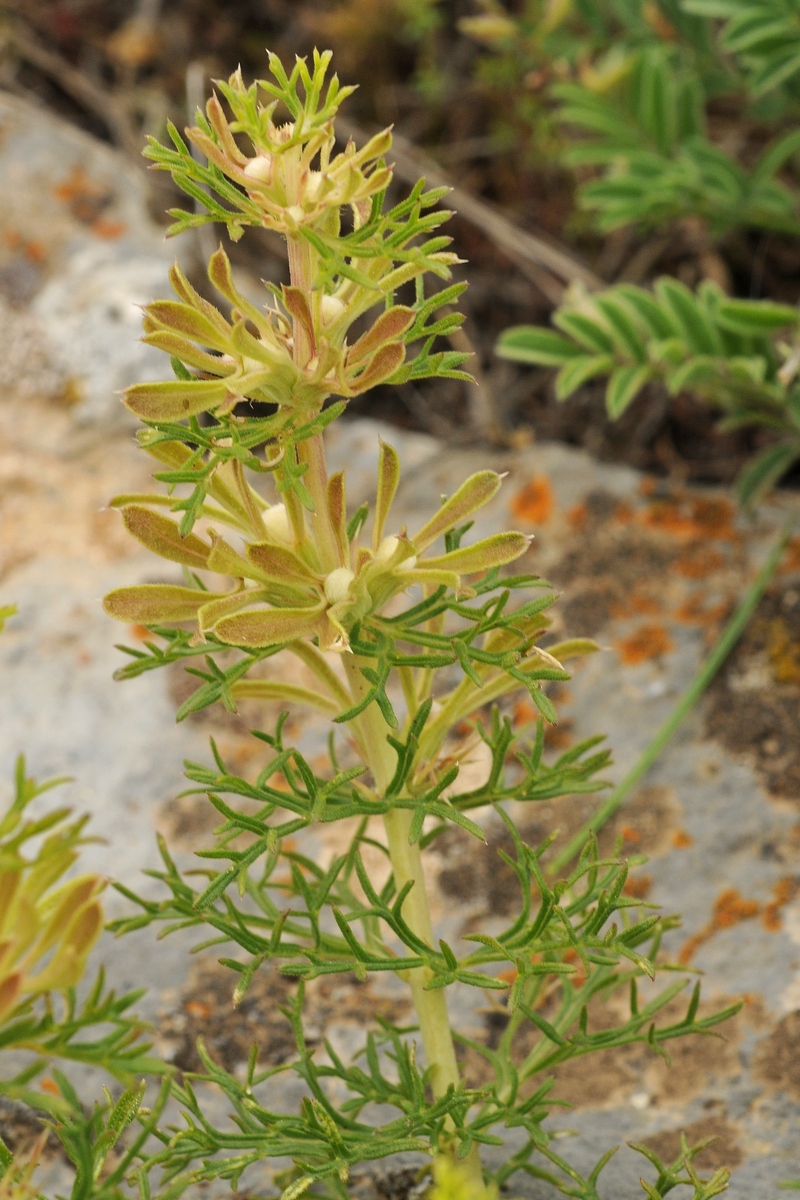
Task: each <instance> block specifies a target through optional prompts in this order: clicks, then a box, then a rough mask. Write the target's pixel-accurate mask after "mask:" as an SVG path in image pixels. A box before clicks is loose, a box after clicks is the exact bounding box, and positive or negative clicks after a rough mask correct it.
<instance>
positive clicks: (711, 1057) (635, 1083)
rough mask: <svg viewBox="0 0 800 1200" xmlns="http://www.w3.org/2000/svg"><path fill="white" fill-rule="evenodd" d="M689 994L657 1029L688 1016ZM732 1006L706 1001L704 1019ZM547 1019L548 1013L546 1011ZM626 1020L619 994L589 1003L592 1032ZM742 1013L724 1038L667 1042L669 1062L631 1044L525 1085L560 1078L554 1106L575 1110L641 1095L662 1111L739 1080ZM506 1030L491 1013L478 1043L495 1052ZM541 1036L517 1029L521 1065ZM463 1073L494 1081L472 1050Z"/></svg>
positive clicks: (474, 1080) (465, 1052) (465, 1051)
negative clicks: (559, 1103)
mask: <svg viewBox="0 0 800 1200" xmlns="http://www.w3.org/2000/svg"><path fill="white" fill-rule="evenodd" d="M688 1000H689V995H688V992H687V993H686V995H683V996H679V997H678V998H676V999H675V1000H673V1001H672V1002H671V1003H670V1004H668V1005H666V1006H665V1007H664V1009H662V1011H661V1013H660V1014H659V1016H658V1018H657V1024H658V1025H659V1026H665V1025H670V1024H673V1023H675V1022H677V1021H680V1020H681V1019H682V1018H683V1016H684V1015H685V1012H686V1006H687V1004H688ZM728 1003H730V1001H728V1000H726V999H725V998H723V997H719V998H717V1000H716V1001H715V1002H714V1003H704V1004H702V1005H701V1007H700V1013H699V1015H700V1016H701V1017H702V1016H707V1015H710V1014H711V1013H713V1012H718V1011H720V1009H722V1008H725V1007H726V1006H727V1004H728ZM542 1015H543V1016H545V1018H546V1017H547V1016H549V1015H550V1013H549V1012H548V1006H547V1005H545V1007H544V1009H543V1010H542ZM627 1017H628V1009H627V1001H626V998H625V997H623V996H622V995H621V994H620V993H617V994H616V995H612V996H611V997H610V998H607V999H606V1000H604V1001H601V1000H598V999H595V1000H594V1001H592V1002H591V1003H590V1005H589V1022H588V1027H589V1031H590V1032H598V1031H600V1030H604V1029H611V1028H613V1027H614V1026H616V1025H619V1024H621V1023H623V1022H624V1021H625V1020H626V1019H627ZM749 1017H750V1014H749V1013H748V1014H747V1016H745V1015H743V1014H742V1013H740V1014H739V1015H737V1016H736V1017H734V1018H732V1019H731V1020H728V1021H727V1022H726V1023H725V1025H724V1027H722V1032H721V1033H719V1034H718V1035H717V1036H713V1037H708V1036H705V1035H701V1034H693V1035H691V1036H689V1037H682V1038H676V1039H674V1040H672V1041H670V1042H667V1043H664V1044H663V1048H664V1049H665V1050H666V1052H667V1054H668V1057H669V1062H667V1061H665V1059H664V1058H662V1057H661V1056H660V1055H659V1054H657V1053H655V1051H653V1050H651V1049H650V1047H649V1046H646V1045H644V1044H643V1043H641V1042H638V1043H634V1044H633V1045H628V1046H619V1047H613V1048H610V1049H607V1050H600V1051H595V1052H593V1053H592V1054H589V1055H586V1056H585V1057H578V1058H573V1059H570V1060H569V1061H567V1062H564V1063H561V1064H560V1065H558V1066H556V1067H554V1068H552V1069H550V1070H548V1071H546V1072H543V1073H542V1075H537V1076H536V1077H534V1079H533V1080H532V1081H531V1082H530V1083H529V1084H528V1085H527V1087H528V1088H529V1089H533V1088H535V1087H540V1086H541V1085H542V1083H543V1082H544V1080H545V1079H549V1078H552V1079H553V1080H554V1083H553V1088H552V1091H551V1093H550V1095H551V1097H552V1098H553V1099H554V1100H560V1101H563V1102H564V1103H565V1104H567V1105H569V1106H570V1107H571V1108H575V1109H596V1108H615V1107H617V1106H618V1105H619V1104H621V1103H623V1102H626V1101H628V1102H629V1101H630V1100H631V1097H633V1096H637V1095H638V1096H640V1097H642V1099H643V1102H644V1104H645V1105H647V1106H649V1105H653V1106H655V1107H664V1106H671V1105H679V1104H685V1103H687V1102H688V1101H690V1100H692V1099H694V1098H696V1097H697V1096H700V1095H702V1094H703V1092H705V1091H706V1090H707V1089H708V1086H709V1083H710V1082H711V1081H713V1080H718V1081H722V1080H729V1079H731V1078H735V1077H736V1076H739V1075H740V1074H741V1072H742V1065H741V1062H740V1059H739V1053H738V1047H739V1044H740V1041H741V1038H742V1034H743V1029H744V1023H745V1020H746V1019H749ZM504 1027H505V1016H504V1014H503V1013H502V1011H501V1010H500V1009H495V1010H493V1011H491V1012H490V1013H487V1014H486V1017H485V1022H484V1030H483V1032H482V1035H481V1036H480V1037H475V1038H474V1039H473V1040H475V1041H480V1042H482V1043H483V1044H485V1045H486V1046H488V1047H489V1048H490V1049H491V1048H493V1047H494V1046H496V1045H497V1043H498V1041H499V1038H500V1036H501V1034H502V1031H503V1029H504ZM540 1037H541V1034H540V1033H539V1031H538V1030H536V1029H534V1028H533V1026H532V1025H528V1024H525V1025H523V1026H521V1028H520V1029H519V1031H518V1033H517V1036H516V1042H515V1046H514V1060H515V1061H516V1062H517V1063H519V1062H521V1061H522V1060H523V1059H524V1058H525V1056H526V1054H528V1053H529V1052H530V1050H531V1049H532V1048H533V1047H534V1046H535V1045H536V1044H537V1043H538V1041H539V1040H540ZM458 1054H459V1057H460V1059H461V1062H462V1071H463V1074H464V1077H465V1079H466V1080H467V1081H468V1084H469V1086H472V1087H480V1086H482V1085H483V1084H485V1083H486V1082H488V1080H489V1078H490V1071H489V1068H487V1064H486V1062H485V1060H484V1058H483V1057H482V1056H481V1055H480V1054H479V1053H478V1052H477V1051H476V1050H474V1049H473V1048H472V1047H466V1048H465V1047H460V1048H459V1051H458Z"/></svg>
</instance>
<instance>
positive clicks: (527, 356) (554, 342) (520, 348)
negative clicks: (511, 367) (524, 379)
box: [495, 325, 581, 367]
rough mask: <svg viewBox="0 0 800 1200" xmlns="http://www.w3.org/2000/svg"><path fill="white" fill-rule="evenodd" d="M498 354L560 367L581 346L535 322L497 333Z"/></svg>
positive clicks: (545, 365)
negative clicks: (534, 323)
mask: <svg viewBox="0 0 800 1200" xmlns="http://www.w3.org/2000/svg"><path fill="white" fill-rule="evenodd" d="M495 353H496V354H497V355H499V357H500V358H510V359H513V360H514V362H524V363H535V364H538V365H539V366H543V367H559V366H561V364H562V363H563V362H565V361H567V360H569V359H572V358H575V356H576V355H580V353H581V352H580V349H579V347H577V346H576V345H575V343H574V342H571V341H569V339H568V338H565V337H562V336H561V335H560V334H558V333H553V331H552V330H551V329H541V328H540V327H539V326H538V325H514V326H512V327H511V328H510V329H506V330H505V332H504V333H502V334H501V335H500V338H499V339H498V341H497V344H496V346H495Z"/></svg>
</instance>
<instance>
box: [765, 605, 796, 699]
mask: <svg viewBox="0 0 800 1200" xmlns="http://www.w3.org/2000/svg"><path fill="white" fill-rule="evenodd" d="M767 657H768V658H769V665H770V667H771V668H772V678H773V679H774V680H775V682H776V683H800V642H795V641H792V639H791V637H790V636H789V630H788V628H787V625H786V622H785V621H784V620H783V618H782V617H776V618H775V619H774V620H772V621H770V622H769V624H768V626H767Z"/></svg>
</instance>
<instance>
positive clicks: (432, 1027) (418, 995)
mask: <svg viewBox="0 0 800 1200" xmlns="http://www.w3.org/2000/svg"><path fill="white" fill-rule="evenodd" d="M344 662H345V668H346V670H347V675H348V678H349V680H350V687H351V690H352V693H353V698H354V699H359V698H361V697H362V696H363V695H364V692H365V690H366V688H367V687H368V684H367V682H366V680H365V679H364V677H363V675H362V674H361V670H360V666H361V662H360V660H359V659H358V658H357V657H356V656H355V655H354V654H346V655H345V656H344ZM357 720H358V722H359V725H360V735H361V736H360V741H361V744H362V746H363V747H364V752H365V756H366V758H367V763H368V766H369V768H370V770H371V772H372V774H373V777H374V779H375V786H376V788H377V789H378V791H384V790H385V789H386V788H387V787H388V786H389V783H390V781H391V779H392V776H393V775H394V769H395V762H394V756H393V752H392V749H391V747H390V745H389V743H388V742H387V740H386V736H387V734H388V733H389V732H390V731H389V727H388V725H387V724H386V722H385V721H384V719H383V715H382V713H381V711H380V709H379V708H378V706H377V704H371V705H370V706H369V707H368V708H367V709H366V710H365V711H364V712H363V713H362V714H361V716H360V717H358V718H357ZM411 821H412V814H411V813H410V812H408V811H407V810H406V809H398V808H396V809H391V810H390V811H389V812H388V813H386V814H385V816H384V818H383V823H384V827H385V829H386V837H387V841H388V844H389V857H390V859H391V863H392V871H393V873H394V881H395V885H396V887H397V890H398V891H401V890H402V888H404V887H405V885H406V884H407V883H408V882H409V881H410V882H411V883H412V884H413V887H412V888H411V890H410V892H409V894H408V896H407V897H406V899H405V901H404V904H403V919H404V920H405V921H406V923H407V925H408V926H409V928H410V929H411V931H412V932H413V933H415V934H416V936H417V937H418V938H421V939H422V941H424V942H425V943H426V945H428V946H430V947H431V948H432V947H433V944H434V941H433V926H432V923H431V914H430V907H429V905H428V893H427V889H426V887H425V876H424V874H423V869H422V855H421V853H420V848H419V843H418V842H417V843H415V844H414V845H412V844H411V838H410V834H411ZM403 978H405V979H406V980H407V982H408V985H409V987H410V988H411V995H412V998H413V1001H414V1008H415V1010H416V1014H417V1020H418V1021H419V1029H420V1034H421V1036H422V1044H423V1046H424V1048H425V1058H426V1061H427V1063H428V1066H429V1067H431V1068H432V1070H431V1089H432V1091H433V1094H434V1096H435V1097H436V1098H437V1099H438V1098H439V1097H440V1096H443V1095H444V1094H445V1092H446V1091H447V1089H448V1088H449V1087H450V1086H451V1085H452V1086H453V1087H455V1088H459V1087H460V1086H461V1077H460V1074H459V1070H458V1063H457V1061H456V1052H455V1046H454V1044H453V1035H452V1031H451V1026H450V1018H449V1016H448V1014H447V1000H446V998H445V992H444V989H443V988H436V989H435V990H434V991H426V984H427V983H428V982H429V981H430V979H431V972H430V970H429V969H428V968H427V967H417V968H415V969H414V970H411V971H407V972H405V973H404V976H403ZM461 1165H462V1166H463V1167H464V1169H465V1170H466V1171H467V1172H468V1174H469V1176H470V1179H471V1181H472V1182H473V1185H474V1186H475V1187H482V1185H483V1172H482V1168H481V1163H480V1158H479V1156H478V1152H477V1149H473V1150H472V1151H471V1152H470V1154H469V1155H468V1156H467V1158H466V1159H465V1160H464V1161H463V1163H462V1164H461Z"/></svg>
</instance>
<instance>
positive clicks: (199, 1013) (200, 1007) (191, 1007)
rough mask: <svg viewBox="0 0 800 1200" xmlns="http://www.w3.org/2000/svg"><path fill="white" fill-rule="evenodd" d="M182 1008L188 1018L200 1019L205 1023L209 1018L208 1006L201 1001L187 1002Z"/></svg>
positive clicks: (209, 1009) (209, 1010)
mask: <svg viewBox="0 0 800 1200" xmlns="http://www.w3.org/2000/svg"><path fill="white" fill-rule="evenodd" d="M184 1008H185V1009H186V1011H187V1013H188V1014H189V1016H190V1017H200V1019H201V1020H203V1021H207V1020H208V1018H209V1017H210V1016H211V1008H210V1006H209V1005H208V1004H204V1003H203V1001H202V1000H187V1001H186V1004H185V1005H184Z"/></svg>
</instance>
